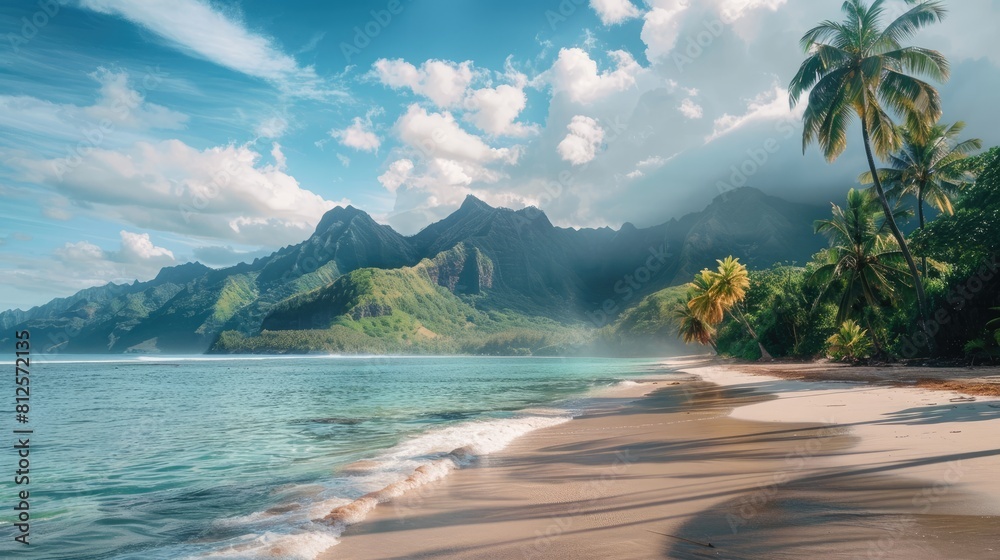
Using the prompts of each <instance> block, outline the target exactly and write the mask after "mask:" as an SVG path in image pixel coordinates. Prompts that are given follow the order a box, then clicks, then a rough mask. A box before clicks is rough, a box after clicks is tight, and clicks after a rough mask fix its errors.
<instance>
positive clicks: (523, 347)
mask: <svg viewBox="0 0 1000 560" xmlns="http://www.w3.org/2000/svg"><path fill="white" fill-rule="evenodd" d="M468 255H469V253H467V250H466V249H465V248H464V246H459V247H456V248H455V249H452V250H451V251H448V252H445V253H441V254H440V255H438V256H437V257H435V258H434V259H426V260H424V261H422V262H421V263H419V264H418V265H416V266H414V267H408V268H400V269H390V270H383V269H374V268H369V269H361V270H355V271H353V272H350V273H348V274H346V275H344V276H341V277H339V278H337V279H336V280H335V281H333V282H332V283H331V284H329V285H327V286H323V287H321V288H318V289H315V290H312V291H310V292H308V293H305V294H301V295H298V296H295V297H292V298H289V299H287V300H285V301H283V302H281V303H279V304H277V305H276V306H274V308H273V309H272V311H271V313H270V314H269V315H268V316H267V317H266V318H265V319H264V322H263V323H264V328H263V329H262V331H261V332H260V334H258V335H256V336H243V335H239V334H238V333H235V332H225V333H223V334H222V335H221V336H220V337H219V339H218V341H217V342H216V344H215V346H214V347H213V351H215V352H254V353H262V352H278V353H286V352H291V353H307V352H334V353H355V354H357V353H362V354H365V353H402V354H426V353H445V354H452V353H457V352H464V353H469V354H490V355H525V354H554V353H558V352H559V351H561V350H565V349H567V348H570V347H573V346H579V345H580V344H582V340H583V338H582V337H581V336H579V333H578V332H577V331H576V330H575V329H573V328H571V327H567V326H566V325H563V324H560V323H557V322H556V321H552V320H551V319H547V318H539V317H529V316H525V315H522V314H520V313H517V312H513V311H504V310H491V311H489V312H488V313H487V312H482V311H479V310H478V309H476V308H475V307H474V306H473V305H472V304H471V303H470V302H469V301H465V300H463V299H462V298H460V297H458V296H456V295H455V294H453V293H451V292H450V291H449V290H448V289H447V288H445V287H442V286H439V285H437V284H435V283H434V282H433V278H437V277H438V274H439V273H440V271H441V270H442V269H445V270H446V269H447V268H448V267H449V265H450V264H452V263H454V262H455V260H458V261H459V262H465V259H466V257H467V256H468ZM474 256H475V257H476V260H475V261H474V262H475V264H476V265H477V266H479V267H488V266H492V265H487V264H486V263H483V262H482V259H483V258H485V257H483V256H482V255H481V253H479V252H478V251H475V253H474ZM432 275H433V278H432ZM470 300H471V298H470Z"/></svg>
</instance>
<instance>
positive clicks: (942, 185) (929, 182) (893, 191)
mask: <svg viewBox="0 0 1000 560" xmlns="http://www.w3.org/2000/svg"><path fill="white" fill-rule="evenodd" d="M899 128H900V130H899V134H900V137H901V138H902V139H903V147H902V148H901V149H900V150H899V151H898V152H896V153H894V154H891V155H890V156H889V167H885V168H882V169H879V170H878V175H879V178H880V179H881V180H882V184H883V185H884V186H885V187H886V195H888V196H889V197H890V198H895V199H897V200H898V199H901V198H903V197H904V196H908V195H911V196H913V197H915V198H916V199H917V216H919V219H920V229H924V226H925V225H926V220H925V219H924V203H925V202H929V203H930V205H931V206H933V207H934V208H936V209H937V211H938V212H941V213H944V214H948V215H949V216H950V215H952V214H954V213H955V208H954V207H953V206H952V204H951V201H952V198H953V197H954V196H955V195H956V194H958V192H959V191H961V190H962V189H963V188H965V187H966V186H967V185H969V184H971V183H973V182H975V180H976V177H975V175H974V174H972V173H971V172H969V171H967V170H965V169H964V167H963V166H962V164H963V163H964V161H965V159H966V158H967V157H968V156H969V154H971V153H972V152H974V151H976V150H979V149H981V148H982V147H983V141H982V140H979V139H978V138H974V139H971V140H965V141H962V142H959V141H958V135H959V134H961V133H962V131H963V130H965V123H964V122H961V121H959V122H957V123H955V124H953V125H951V126H948V125H946V124H935V125H933V126H931V127H928V128H926V129H924V130H911V129H909V128H907V127H905V126H904V127H899ZM860 180H861V182H862V183H865V184H870V183H872V182H873V181H872V174H871V172H870V171H868V172H865V173H863V174H862V175H861V177H860ZM922 266H923V273H924V276H927V258H926V257H924V258H923V259H922Z"/></svg>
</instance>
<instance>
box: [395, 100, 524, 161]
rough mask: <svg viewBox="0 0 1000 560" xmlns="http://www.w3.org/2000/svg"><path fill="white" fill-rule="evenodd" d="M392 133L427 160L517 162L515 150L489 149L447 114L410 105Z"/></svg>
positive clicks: (489, 147)
mask: <svg viewBox="0 0 1000 560" xmlns="http://www.w3.org/2000/svg"><path fill="white" fill-rule="evenodd" d="M396 130H397V132H398V134H399V138H400V140H402V141H403V142H404V143H406V144H407V145H408V146H410V147H412V148H414V149H415V150H417V151H419V152H420V153H422V154H424V155H425V156H427V157H429V158H443V159H454V160H460V161H465V162H471V163H490V162H495V161H504V162H508V163H514V162H515V161H516V160H517V155H518V153H517V151H516V150H512V149H510V148H493V147H491V146H489V145H488V144H487V143H486V142H484V141H483V139H482V138H480V137H478V136H476V135H474V134H470V133H468V132H466V131H465V130H464V129H462V127H461V125H459V123H458V121H456V120H455V117H454V116H453V115H452V114H451V113H449V112H447V111H445V112H443V113H429V112H428V111H427V110H426V109H424V108H423V107H421V106H419V105H417V104H413V105H410V107H409V109H407V111H406V113H405V114H404V115H403V116H401V117H400V118H399V121H398V122H397V123H396Z"/></svg>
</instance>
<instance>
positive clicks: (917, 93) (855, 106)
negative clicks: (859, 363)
mask: <svg viewBox="0 0 1000 560" xmlns="http://www.w3.org/2000/svg"><path fill="white" fill-rule="evenodd" d="M906 3H907V4H909V5H911V6H912V7H911V8H910V9H909V10H907V11H906V12H905V13H904V14H902V15H901V16H899V17H898V18H896V19H895V20H893V21H892V22H891V23H889V24H888V25H886V26H885V27H884V28H883V27H882V17H883V16H884V15H885V0H875V1H874V2H872V4H871V5H870V6H869V5H867V4H866V3H865V2H864V1H863V0H846V1H845V2H844V4H843V6H842V8H841V9H842V11H843V12H844V14H845V16H846V17H845V19H844V21H843V22H835V21H830V20H828V21H824V22H822V23H820V24H819V25H818V26H816V27H814V28H813V29H811V30H809V31H808V32H807V33H806V34H805V35H803V37H802V40H801V44H802V47H803V49H804V50H805V51H806V52H807V53H808V55H809V56H808V57H807V58H806V60H805V61H804V62H803V63H802V65H801V67H800V68H799V71H798V73H797V74H796V75H795V77H794V78H793V79H792V82H791V84H790V85H789V99H790V104H791V106H792V107H793V108H794V107H795V105H796V104H798V101H799V99H800V98H801V97H802V95H803V94H805V92H806V91H809V104H808V106H807V107H806V109H805V113H804V114H803V124H804V130H803V133H802V149H803V151H805V149H806V148H807V147H808V146H809V144H811V143H812V142H814V141H815V142H817V143H818V144H819V146H820V148H821V149H822V150H823V154H824V155H825V156H826V158H827V160H828V161H833V160H835V159H837V157H838V156H840V154H842V153H843V152H844V149H845V148H846V147H847V130H848V128H849V126H850V125H851V124H852V123H853V122H854V118H855V117H857V118H858V119H859V120H860V121H861V135H862V139H863V140H864V146H865V155H866V156H867V158H868V167H869V169H870V171H871V173H872V180H873V182H874V185H875V192H876V193H877V194H878V199H879V202H880V203H881V204H882V210H883V212H884V214H885V216H886V222H887V223H888V226H889V229H890V230H891V232H892V235H893V237H895V238H896V242H897V243H898V244H899V250H900V251H901V253H902V256H903V258H904V259H905V260H906V264H907V266H908V267H909V269H910V275H911V276H913V284H914V288H915V289H916V294H917V305H918V307H919V310H920V316H921V319H922V321H921V322H922V324H923V329H924V331H925V332H927V333H928V336H929V337H930V333H929V332H928V331H929V327H928V325H927V319H928V314H927V298H926V297H925V295H924V287H923V282H922V281H921V279H920V272H919V271H918V270H917V265H916V263H915V262H914V260H913V255H912V254H910V250H909V248H908V247H907V246H906V239H905V238H904V237H903V234H902V232H900V230H899V227H898V226H897V225H896V221H895V220H894V219H893V216H892V214H893V212H892V208H891V207H890V206H889V200H888V198H887V197H886V194H885V190H884V189H883V187H882V181H881V179H880V178H879V176H878V173H877V172H876V167H875V156H878V157H880V158H885V157H886V156H888V155H889V154H890V153H892V152H894V151H896V150H897V149H899V147H900V144H901V142H902V139H901V138H900V135H899V132H898V130H897V128H896V126H895V124H894V123H893V121H892V118H891V117H890V116H889V113H888V111H893V112H895V113H897V114H899V115H900V116H901V117H902V118H903V119H904V120H905V122H906V123H907V125H908V126H909V128H910V129H912V130H920V127H921V126H926V123H929V122H936V121H937V120H938V119H939V118H940V116H941V98H940V96H939V95H938V92H937V90H936V89H934V87H933V86H931V85H930V84H928V83H927V82H924V81H922V80H920V79H917V78H915V77H913V76H911V75H910V73H912V74H919V75H924V76H928V77H930V78H932V79H934V80H938V81H943V80H945V79H947V78H948V75H949V68H948V61H947V60H946V59H945V57H944V55H942V54H941V53H939V52H937V51H934V50H930V49H924V48H920V47H904V46H903V45H902V41H904V40H906V39H908V38H910V37H911V36H913V34H914V33H916V31H917V30H919V29H921V28H922V27H924V26H926V25H929V24H931V23H934V22H938V21H941V20H942V19H944V16H945V13H946V10H945V7H944V3H943V2H941V1H939V0H924V1H920V2H918V1H917V0H906Z"/></svg>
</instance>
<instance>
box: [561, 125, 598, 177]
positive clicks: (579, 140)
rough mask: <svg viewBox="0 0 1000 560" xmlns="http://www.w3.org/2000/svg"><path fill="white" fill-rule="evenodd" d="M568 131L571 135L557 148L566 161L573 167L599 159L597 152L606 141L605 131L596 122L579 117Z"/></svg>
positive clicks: (569, 126) (568, 126)
mask: <svg viewBox="0 0 1000 560" xmlns="http://www.w3.org/2000/svg"><path fill="white" fill-rule="evenodd" d="M566 129H567V130H568V131H569V134H567V135H566V137H565V138H563V140H562V142H560V143H559V146H558V147H557V148H556V149H557V150H558V151H559V156H560V157H561V158H562V159H563V160H564V161H568V162H570V163H572V164H573V165H583V164H585V163H589V162H591V161H592V160H593V159H594V158H595V157H597V150H598V149H599V148H600V147H601V142H603V141H604V129H603V128H601V125H600V124H598V123H597V121H596V120H594V119H592V118H590V117H586V116H583V115H577V116H575V117H573V121H572V122H570V123H569V125H567V126H566Z"/></svg>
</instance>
